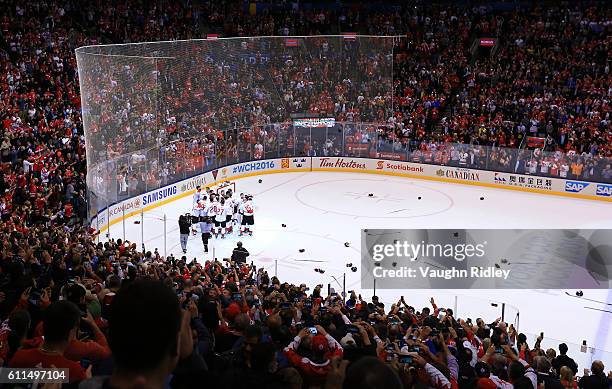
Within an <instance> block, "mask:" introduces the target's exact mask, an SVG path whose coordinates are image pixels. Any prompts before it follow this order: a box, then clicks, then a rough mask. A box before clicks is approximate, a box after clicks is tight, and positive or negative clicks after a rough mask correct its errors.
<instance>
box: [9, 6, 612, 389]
mask: <svg viewBox="0 0 612 389" xmlns="http://www.w3.org/2000/svg"><path fill="white" fill-rule="evenodd" d="M193 3H194V4H192V3H191V2H169V1H164V0H162V1H156V2H136V1H134V0H117V1H112V2H84V1H82V0H43V1H31V0H26V1H16V0H5V1H3V2H1V4H2V7H0V126H1V130H2V139H1V140H0V158H1V162H2V163H1V169H0V216H1V219H0V244H1V250H0V269H1V271H0V285H1V286H0V319H2V320H3V323H2V327H1V328H0V359H1V362H2V366H14V367H33V366H41V365H42V366H46V367H50V366H55V367H65V368H68V369H70V378H71V382H72V383H73V384H74V385H76V384H78V383H79V382H81V386H82V387H83V388H99V387H104V388H109V387H112V388H124V387H132V386H148V385H150V386H151V387H162V386H164V385H167V384H168V379H169V378H168V376H169V375H170V373H171V377H172V378H171V381H170V385H171V386H172V387H177V388H178V387H194V386H193V382H201V383H205V384H203V385H208V384H209V383H210V385H211V386H214V385H218V386H219V387H242V386H245V387H246V386H249V387H271V388H273V387H295V388H298V387H317V386H318V387H326V388H336V387H338V388H339V387H343V386H344V387H351V388H352V387H389V388H395V387H398V388H399V387H404V388H406V387H423V386H431V387H436V388H438V389H441V388H449V389H450V388H453V387H457V386H459V387H466V388H467V387H480V388H493V387H503V388H510V387H512V386H515V387H518V388H523V387H524V388H528V389H532V388H533V389H538V383H543V382H544V383H545V384H544V385H545V387H546V388H548V387H549V386H550V387H560V386H563V387H565V388H567V389H571V388H574V387H576V386H579V387H580V388H585V389H590V388H608V386H609V381H608V378H606V373H605V370H604V366H603V364H602V363H601V362H599V361H595V362H594V363H593V366H592V367H591V369H590V372H588V373H584V374H583V373H582V372H580V373H579V372H578V371H577V368H576V366H575V363H573V362H572V360H571V358H569V357H568V356H567V355H566V352H567V348H566V347H563V345H560V346H559V352H560V355H558V356H555V355H554V354H555V350H543V349H541V348H540V347H539V344H535V345H528V344H527V343H526V340H525V338H524V336H521V334H517V333H516V331H515V330H514V329H513V328H512V327H510V326H507V325H506V324H505V323H503V322H499V321H491V322H489V323H486V322H485V321H483V320H482V319H481V320H478V319H476V318H472V319H473V320H471V321H468V320H467V318H464V319H465V320H461V319H459V318H456V317H454V316H453V312H452V311H451V310H449V309H446V310H442V308H441V307H437V306H436V305H435V304H433V301H432V307H426V308H419V307H414V306H411V305H410V302H409V301H404V299H400V300H399V301H398V302H397V303H396V304H394V305H393V306H391V307H388V306H387V307H385V306H384V305H383V304H382V303H381V302H379V301H377V299H375V298H373V299H372V300H371V301H366V299H362V298H361V296H359V294H358V293H352V294H351V295H350V296H346V297H345V298H343V297H342V296H338V295H331V294H330V295H327V294H326V293H325V291H324V290H321V288H320V287H319V286H317V287H314V286H312V285H311V286H310V287H311V288H312V290H309V289H308V286H305V285H300V286H297V285H289V284H286V283H281V282H280V281H279V280H277V279H275V278H273V277H269V276H268V275H267V274H265V272H263V271H262V270H261V269H255V268H253V267H250V266H248V265H245V264H232V263H229V262H227V263H218V262H207V263H205V264H198V263H186V261H185V260H184V259H178V258H161V257H160V256H159V255H158V254H157V253H148V252H147V253H142V252H139V251H138V250H137V248H136V246H135V245H134V244H126V243H125V242H120V241H117V242H108V243H99V244H96V243H94V240H93V239H92V235H91V231H90V230H89V229H88V228H87V225H86V219H87V200H86V190H87V189H86V174H87V163H86V158H85V152H86V147H85V138H84V134H83V117H82V115H83V112H82V108H83V107H81V98H80V93H81V92H83V93H91V95H88V98H89V97H92V98H91V99H90V100H91V101H92V102H93V103H90V106H87V107H85V108H87V110H86V113H87V115H89V117H90V118H94V119H91V122H90V123H89V124H90V126H89V128H88V129H89V130H90V131H93V132H95V131H100V132H101V134H100V135H99V136H98V137H95V138H93V139H94V140H95V141H99V142H101V143H100V144H95V145H94V146H96V147H94V149H96V150H102V151H103V152H102V153H101V154H100V155H89V157H90V158H91V161H93V166H95V167H96V168H99V171H95V172H94V174H93V175H90V177H91V176H94V177H96V178H100V180H99V181H97V180H90V182H89V185H90V187H93V188H96V185H99V186H100V188H98V189H95V190H94V191H95V192H97V193H106V192H108V190H109V189H108V188H109V187H110V188H112V190H113V191H115V189H116V193H115V194H114V195H113V196H115V198H116V196H117V195H121V196H129V195H133V194H135V193H140V192H142V191H143V190H144V189H152V188H154V187H157V186H160V185H164V184H165V183H168V182H169V181H172V180H175V179H178V178H181V177H185V176H189V175H191V174H192V173H195V172H197V171H200V170H204V169H208V168H213V167H215V166H219V165H225V164H228V163H233V162H237V161H242V160H250V159H254V158H255V159H256V158H265V157H269V156H277V155H278V153H279V152H280V153H281V154H282V155H295V154H303V155H340V154H346V153H351V154H348V155H355V156H362V155H363V154H362V153H363V150H364V148H363V147H355V148H354V149H352V150H348V149H344V150H343V149H342V146H341V145H343V144H344V143H343V142H342V139H341V137H340V136H339V135H338V134H332V132H330V131H328V132H326V134H325V136H323V137H319V138H315V137H314V136H312V137H311V135H310V133H309V132H308V135H306V133H304V134H303V135H300V134H299V133H297V131H298V130H295V132H294V129H293V127H292V126H291V123H290V122H287V119H288V118H289V117H290V114H291V113H300V112H303V113H317V114H328V115H331V116H333V117H335V118H336V119H337V120H338V121H343V122H347V123H348V124H347V125H346V127H343V129H342V134H343V135H344V136H345V140H346V137H347V136H350V137H352V143H354V145H359V144H366V145H367V147H366V148H365V150H366V152H367V153H370V152H371V151H372V148H375V149H376V148H380V149H381V150H383V151H390V152H399V153H404V155H405V156H406V157H405V158H406V159H407V160H414V161H416V160H418V161H421V162H433V163H448V164H457V165H458V166H462V165H464V166H479V167H484V168H488V169H494V170H498V169H499V170H502V171H515V172H523V173H526V174H534V175H544V176H559V177H568V178H579V179H593V180H603V181H607V182H610V180H611V179H612V169H611V167H610V160H609V159H606V158H609V157H611V156H612V153H611V152H612V149H611V147H610V145H611V144H612V137H611V136H612V131H611V124H610V102H609V98H610V95H611V94H612V90H611V89H610V88H611V87H610V85H612V82H611V80H610V77H611V76H610V72H609V70H610V69H609V60H608V52H609V46H610V36H612V34H610V29H611V27H610V16H611V11H610V9H609V7H605V6H602V7H599V6H598V5H599V3H597V2H572V3H567V4H560V5H556V6H552V7H539V6H537V4H536V5H535V6H534V7H532V8H529V9H528V10H520V11H519V10H516V9H515V10H510V11H504V12H492V11H491V10H490V9H487V8H486V7H484V8H483V7H479V8H471V7H466V8H457V6H448V4H444V5H442V6H436V5H435V4H434V5H422V4H418V6H417V7H413V6H412V5H411V6H407V5H397V6H394V7H390V8H383V9H368V8H360V7H359V6H349V7H340V8H338V9H334V10H328V9H317V8H314V9H311V10H304V9H301V8H300V7H299V6H297V7H296V8H295V9H292V10H291V11H274V10H268V11H263V12H256V13H254V14H253V13H251V12H249V10H248V9H245V8H243V4H241V3H239V2H229V1H214V2H193ZM196 3H197V4H196ZM200 3H202V4H200ZM348 31H354V32H357V33H363V34H372V35H382V34H385V35H394V34H397V35H401V36H402V38H401V39H395V40H387V41H386V40H381V39H379V38H368V39H364V38H358V39H351V38H348V39H346V38H344V37H340V38H337V39H323V38H320V39H308V40H302V41H300V42H298V46H297V47H294V46H293V42H288V41H287V40H284V39H276V40H267V41H265V40H249V39H244V40H239V41H234V42H224V43H218V46H216V49H209V50H207V49H205V48H203V49H201V50H202V51H200V52H190V51H185V50H184V49H185V48H186V46H185V45H181V44H176V45H174V47H173V48H172V49H169V51H168V52H167V53H161V54H159V56H160V57H164V56H165V57H168V58H180V59H179V60H175V61H174V62H171V61H170V62H164V59H159V60H158V61H155V65H154V66H153V67H152V68H151V67H148V68H147V67H145V68H144V70H146V71H143V69H136V68H135V63H133V62H130V61H124V62H122V63H121V65H122V66H118V67H115V68H113V74H112V77H107V78H99V79H98V78H96V77H97V76H100V75H102V74H103V73H100V69H102V68H103V67H104V66H107V67H110V66H112V65H115V64H116V62H112V61H110V60H109V59H108V58H104V57H102V56H99V57H98V59H97V61H92V62H91V63H90V66H92V67H96V66H97V68H96V69H97V70H98V73H96V72H95V71H92V72H89V73H88V76H89V77H92V78H90V79H82V80H80V81H81V82H82V83H85V84H86V85H87V84H88V83H89V85H92V86H93V85H95V86H97V87H96V88H93V87H92V88H91V89H90V90H88V91H80V90H79V80H78V74H77V64H76V58H75V55H74V50H75V49H76V48H77V47H81V46H84V45H93V44H98V43H121V42H136V41H158V40H174V39H178V38H180V39H189V38H201V37H205V35H206V33H207V32H208V33H217V34H221V35H222V36H242V37H247V36H253V35H280V36H290V35H313V34H329V33H335V34H340V33H343V32H348ZM479 36H493V37H495V38H497V40H498V45H499V49H498V50H497V52H496V53H495V54H494V55H492V56H484V57H483V56H479V57H477V58H476V57H475V55H474V54H473V53H472V52H471V45H472V42H473V38H475V37H479ZM381 42H382V43H381ZM265 45H267V47H266V46H265ZM203 47H212V46H203ZM252 51H257V52H260V53H262V54H265V53H266V52H268V53H275V54H280V55H274V56H265V55H259V56H257V55H256V56H255V58H254V62H253V63H252V61H253V60H251V57H250V56H248V55H246V56H245V55H244V53H248V52H252ZM228 53H229V54H230V55H228ZM119 54H121V53H119ZM197 56H199V57H197ZM196 57H197V58H201V61H200V60H198V63H197V64H198V66H197V69H195V67H194V66H193V64H192V62H191V61H192V60H193V58H196ZM391 64H393V66H391ZM200 65H201V66H200ZM92 69H93V68H92ZM94 70H95V69H94ZM151 70H155V72H153V71H151ZM186 70H190V72H188V73H186V72H185V71H186ZM196 70H197V71H196ZM157 87H159V88H161V89H159V90H157V89H156V88H157ZM136 91H138V93H136ZM155 92H160V93H159V94H158V95H161V96H164V98H163V99H159V100H156V101H158V102H159V105H155V104H153V103H154V101H155V99H157V98H156V97H154V95H153V94H154V93H155ZM158 95H155V96H158ZM196 97H199V98H196ZM361 122H364V123H374V124H363V125H362V124H360V123H361ZM334 130H336V128H334ZM296 134H297V135H296ZM527 136H532V137H539V138H544V139H545V143H544V146H543V147H540V148H539V149H537V150H523V151H520V152H519V151H516V150H515V148H517V147H518V146H519V145H520V144H521V142H522V140H523V139H524V138H525V137H527ZM457 144H461V145H460V146H458V145H457ZM453 145H455V146H453ZM279 150H280V151H279ZM367 155H370V154H367ZM109 159H116V161H115V162H113V163H112V164H111V165H112V166H108V165H107V164H106V162H105V161H107V160H109ZM186 161H189V162H186ZM109 183H113V184H114V185H113V186H109ZM440 313H441V314H442V315H441V316H440ZM440 317H441V318H440ZM134 328H138V329H139V330H138V331H134ZM577 375H582V378H580V379H577V378H576V376H577ZM92 377H93V378H92Z"/></svg>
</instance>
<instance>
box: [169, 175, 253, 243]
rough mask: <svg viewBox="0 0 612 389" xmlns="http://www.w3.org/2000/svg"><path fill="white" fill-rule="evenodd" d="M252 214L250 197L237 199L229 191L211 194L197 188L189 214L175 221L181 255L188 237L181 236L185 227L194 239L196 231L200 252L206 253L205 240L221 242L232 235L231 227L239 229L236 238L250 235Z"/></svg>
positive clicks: (241, 196) (242, 195) (210, 191)
mask: <svg viewBox="0 0 612 389" xmlns="http://www.w3.org/2000/svg"><path fill="white" fill-rule="evenodd" d="M254 212H255V210H254V206H253V196H252V195H249V194H244V193H240V195H239V196H238V195H237V194H236V193H233V192H232V189H231V188H227V189H226V190H222V189H220V190H219V192H218V193H215V192H214V191H212V190H210V189H207V190H203V189H202V187H200V186H198V187H197V188H196V192H195V193H194V195H193V209H192V211H191V214H185V215H183V216H181V217H180V218H179V227H180V229H181V247H182V249H183V253H186V252H187V237H188V236H185V232H187V231H188V227H191V233H192V234H194V235H195V234H197V233H198V229H199V231H200V234H201V235H202V243H203V244H204V252H208V241H209V239H211V238H212V237H213V236H214V237H215V238H218V237H219V236H220V237H221V239H224V238H225V235H226V234H231V233H233V231H234V229H235V226H239V227H238V228H239V234H238V235H239V236H243V235H245V234H249V235H253V226H254V224H255V221H254V217H253V216H254Z"/></svg>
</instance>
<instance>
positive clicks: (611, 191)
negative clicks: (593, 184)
mask: <svg viewBox="0 0 612 389" xmlns="http://www.w3.org/2000/svg"><path fill="white" fill-rule="evenodd" d="M595 194H596V195H597V196H603V197H610V196H612V185H604V184H597V190H596V191H595Z"/></svg>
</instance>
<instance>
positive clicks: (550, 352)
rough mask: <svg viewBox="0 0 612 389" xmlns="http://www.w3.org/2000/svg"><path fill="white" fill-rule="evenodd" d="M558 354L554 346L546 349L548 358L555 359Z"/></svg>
mask: <svg viewBox="0 0 612 389" xmlns="http://www.w3.org/2000/svg"><path fill="white" fill-rule="evenodd" d="M556 356H557V351H556V350H555V349H554V348H549V349H548V350H546V358H548V359H550V360H553V359H555V358H556Z"/></svg>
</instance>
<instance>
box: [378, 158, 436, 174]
mask: <svg viewBox="0 0 612 389" xmlns="http://www.w3.org/2000/svg"><path fill="white" fill-rule="evenodd" d="M376 169H377V170H380V169H386V170H391V171H402V172H409V173H423V172H424V170H423V168H422V167H421V166H412V165H408V164H407V163H397V162H389V161H378V162H377V164H376Z"/></svg>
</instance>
